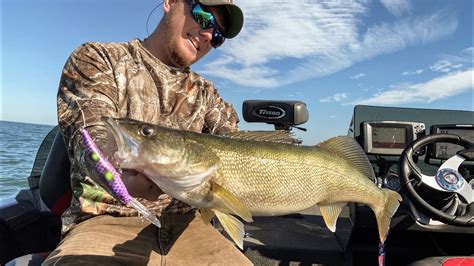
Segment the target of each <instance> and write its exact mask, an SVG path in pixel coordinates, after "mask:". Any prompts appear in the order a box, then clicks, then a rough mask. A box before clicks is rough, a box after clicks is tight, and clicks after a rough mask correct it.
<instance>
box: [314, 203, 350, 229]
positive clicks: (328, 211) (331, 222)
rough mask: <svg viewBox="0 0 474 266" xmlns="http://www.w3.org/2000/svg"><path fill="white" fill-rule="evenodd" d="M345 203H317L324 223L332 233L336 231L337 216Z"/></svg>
mask: <svg viewBox="0 0 474 266" xmlns="http://www.w3.org/2000/svg"><path fill="white" fill-rule="evenodd" d="M346 204H347V203H334V204H327V205H326V204H318V206H319V210H320V211H321V215H322V216H323V220H324V223H325V224H326V226H327V227H328V228H329V230H331V232H333V233H334V232H336V222H337V218H338V217H339V214H340V213H341V211H342V208H344V206H345V205H346Z"/></svg>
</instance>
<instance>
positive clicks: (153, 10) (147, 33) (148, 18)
mask: <svg viewBox="0 0 474 266" xmlns="http://www.w3.org/2000/svg"><path fill="white" fill-rule="evenodd" d="M163 2H164V1H161V3H159V4H158V5H156V6H155V7H154V8H153V9H152V10H151V11H150V14H148V17H147V18H146V35H147V37H148V36H150V33H149V32H148V21H149V20H150V17H151V15H152V14H153V13H154V12H155V10H156V9H157V8H158V7H160V6H161V5H162V4H163Z"/></svg>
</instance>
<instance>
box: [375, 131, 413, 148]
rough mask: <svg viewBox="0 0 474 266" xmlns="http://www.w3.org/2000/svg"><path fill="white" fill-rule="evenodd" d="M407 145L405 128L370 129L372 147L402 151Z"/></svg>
mask: <svg viewBox="0 0 474 266" xmlns="http://www.w3.org/2000/svg"><path fill="white" fill-rule="evenodd" d="M406 144H407V128H406V127H403V128H400V127H382V126H375V127H373V128H372V147H373V148H385V149H404V148H405V146H406Z"/></svg>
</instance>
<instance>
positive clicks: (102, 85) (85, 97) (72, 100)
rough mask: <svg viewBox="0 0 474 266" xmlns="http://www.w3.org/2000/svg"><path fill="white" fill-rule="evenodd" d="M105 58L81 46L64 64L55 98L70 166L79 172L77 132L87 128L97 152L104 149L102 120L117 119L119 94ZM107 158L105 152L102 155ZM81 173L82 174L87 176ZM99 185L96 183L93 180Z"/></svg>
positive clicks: (93, 48)
mask: <svg viewBox="0 0 474 266" xmlns="http://www.w3.org/2000/svg"><path fill="white" fill-rule="evenodd" d="M108 58H109V57H108V56H107V54H106V53H105V52H104V50H103V49H101V48H100V47H99V46H97V45H95V44H84V45H82V46H81V47H79V48H78V49H76V50H75V51H74V52H73V53H72V54H71V55H70V57H69V59H68V60H67V62H66V64H65V66H64V68H63V71H62V75H61V80H60V84H59V91H58V97H57V101H58V102H57V104H58V122H59V126H60V129H61V131H62V133H63V136H64V140H65V143H66V146H67V148H68V154H69V158H70V159H71V162H72V163H73V164H76V165H81V166H85V167H80V168H81V172H83V171H86V172H87V169H91V166H89V165H86V164H87V163H86V162H87V161H88V160H85V159H84V158H85V156H84V155H85V149H84V147H83V145H82V138H81V136H80V133H79V132H80V131H79V129H80V128H86V129H87V130H88V131H89V133H90V135H91V136H92V138H93V139H94V141H95V142H96V143H97V145H98V146H99V147H100V148H102V149H103V148H105V143H106V136H107V135H106V130H105V126H104V125H103V122H102V121H101V117H102V116H112V117H116V116H117V112H118V98H119V97H118V91H117V89H116V86H115V84H116V83H115V79H114V75H113V71H112V66H111V63H110V61H109V60H108ZM105 153H106V154H107V151H105ZM86 172H83V174H86ZM94 181H95V182H98V184H100V181H99V180H94Z"/></svg>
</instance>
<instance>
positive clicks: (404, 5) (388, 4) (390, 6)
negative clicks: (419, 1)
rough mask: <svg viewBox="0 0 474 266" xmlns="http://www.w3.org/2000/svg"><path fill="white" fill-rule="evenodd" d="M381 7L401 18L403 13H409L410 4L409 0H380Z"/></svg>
mask: <svg viewBox="0 0 474 266" xmlns="http://www.w3.org/2000/svg"><path fill="white" fill-rule="evenodd" d="M381 1H382V5H384V6H385V8H386V9H387V10H388V11H389V12H390V13H392V14H394V15H395V16H398V17H399V16H401V15H403V14H404V13H406V12H408V11H410V9H411V3H410V0H381Z"/></svg>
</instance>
